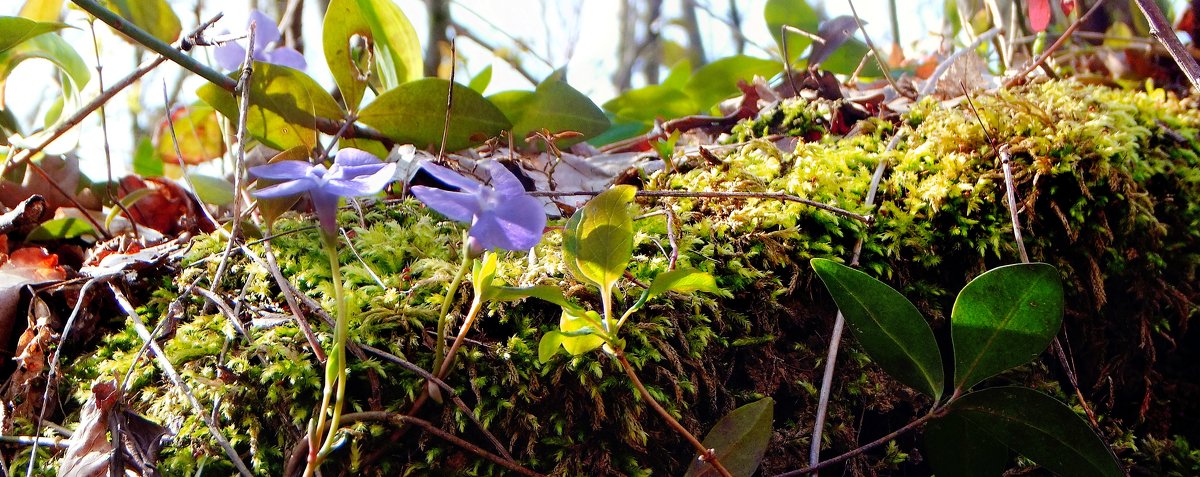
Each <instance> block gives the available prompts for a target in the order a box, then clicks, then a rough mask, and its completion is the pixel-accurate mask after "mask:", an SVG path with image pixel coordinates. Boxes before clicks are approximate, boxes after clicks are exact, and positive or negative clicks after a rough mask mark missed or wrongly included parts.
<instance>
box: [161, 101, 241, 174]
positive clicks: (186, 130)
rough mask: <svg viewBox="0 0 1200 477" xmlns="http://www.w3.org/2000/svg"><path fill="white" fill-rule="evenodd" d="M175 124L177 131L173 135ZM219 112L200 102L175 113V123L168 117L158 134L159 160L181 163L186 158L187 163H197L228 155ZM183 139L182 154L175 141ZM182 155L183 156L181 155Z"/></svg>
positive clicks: (181, 144) (180, 145)
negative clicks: (219, 120)
mask: <svg viewBox="0 0 1200 477" xmlns="http://www.w3.org/2000/svg"><path fill="white" fill-rule="evenodd" d="M171 124H174V127H175V133H174V135H172V134H171V129H170V128H171ZM224 136H225V135H224V132H223V130H222V129H221V124H220V122H218V121H217V112H216V110H214V109H213V108H212V106H209V105H208V104H206V103H201V102H197V103H195V104H192V105H190V106H188V107H186V108H179V109H177V110H175V111H174V112H172V113H171V123H168V122H167V120H166V118H164V119H163V120H162V121H161V122H160V123H159V125H158V130H157V131H156V133H155V138H154V141H155V144H156V146H155V150H156V151H157V153H158V154H157V155H158V157H157V158H156V160H158V161H161V162H162V163H166V164H178V163H179V160H180V159H181V158H182V159H183V162H184V163H186V164H191V165H196V164H201V163H204V162H208V161H211V160H213V159H217V158H219V157H221V156H223V155H224V154H225V137H224ZM176 140H178V142H179V144H178V145H179V153H178V154H176V152H175V146H176V144H175V142H176ZM181 156H182V157H181Z"/></svg>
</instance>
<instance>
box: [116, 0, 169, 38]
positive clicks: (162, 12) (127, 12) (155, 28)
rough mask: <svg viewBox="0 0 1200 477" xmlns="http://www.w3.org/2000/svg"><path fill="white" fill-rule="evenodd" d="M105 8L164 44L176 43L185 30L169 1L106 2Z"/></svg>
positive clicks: (135, 0) (125, 0)
mask: <svg viewBox="0 0 1200 477" xmlns="http://www.w3.org/2000/svg"><path fill="white" fill-rule="evenodd" d="M104 6H106V7H108V9H109V10H112V11H113V12H116V14H117V15H120V16H121V17H123V18H125V19H126V20H129V22H130V23H132V24H134V25H135V26H137V27H138V28H141V29H142V30H143V31H145V32H146V33H149V34H151V35H153V36H154V37H155V38H158V39H159V40H162V41H163V42H164V43H171V42H173V41H175V40H176V39H177V38H179V33H180V32H181V31H182V30H183V29H182V26H181V25H180V24H179V16H178V15H175V11H174V10H171V5H170V4H169V3H167V0H105V1H104ZM118 33H119V31H118Z"/></svg>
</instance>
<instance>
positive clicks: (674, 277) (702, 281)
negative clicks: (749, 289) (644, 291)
mask: <svg viewBox="0 0 1200 477" xmlns="http://www.w3.org/2000/svg"><path fill="white" fill-rule="evenodd" d="M668 291H673V292H677V293H691V292H695V291H704V292H708V293H715V294H717V295H721V296H723V297H726V298H732V297H733V294H731V293H729V292H728V291H726V290H724V289H722V288H721V287H719V286H717V280H716V279H714V278H713V276H712V275H709V274H708V273H706V272H702V271H700V270H696V269H694V268H680V269H676V270H671V271H669V272H664V273H660V274H658V276H656V277H654V283H651V284H650V292H649V294H648V295H647V298H654V297H656V296H658V295H662V294H663V293H666V292H668Z"/></svg>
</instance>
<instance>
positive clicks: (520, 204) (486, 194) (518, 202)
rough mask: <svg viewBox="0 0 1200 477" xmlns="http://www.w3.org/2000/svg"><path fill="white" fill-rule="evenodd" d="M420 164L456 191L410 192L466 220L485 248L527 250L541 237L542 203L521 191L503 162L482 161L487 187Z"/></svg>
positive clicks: (417, 188)
mask: <svg viewBox="0 0 1200 477" xmlns="http://www.w3.org/2000/svg"><path fill="white" fill-rule="evenodd" d="M421 167H423V168H424V169H425V171H426V172H428V173H429V174H430V175H432V176H433V177H436V178H437V179H438V180H440V181H442V182H445V183H446V184H449V185H451V186H454V187H457V188H459V189H460V191H458V192H452V191H448V190H442V189H436V188H433V187H424V186H413V188H412V193H413V195H415V196H417V198H418V199H420V200H421V202H424V203H425V205H427V206H429V207H430V208H432V209H433V210H436V211H438V212H440V213H441V214H442V215H445V216H446V217H449V218H450V219H451V220H455V221H458V222H466V223H470V224H471V232H470V237H471V238H473V239H475V241H476V242H478V243H479V245H480V246H482V247H483V248H484V249H485V250H491V249H494V248H502V249H505V250H517V251H519V250H528V249H530V248H532V247H533V246H534V245H537V243H538V242H540V241H541V240H542V232H543V231H544V229H545V227H546V211H545V210H544V209H542V203H541V202H540V201H538V200H537V199H535V198H533V196H530V195H529V194H527V193H525V188H524V187H522V186H521V181H520V180H518V179H517V177H516V176H514V175H513V173H512V172H509V170H508V169H506V168H505V167H504V165H503V164H500V163H499V162H496V161H487V162H485V163H484V164H483V167H484V168H485V169H487V171H488V174H490V175H491V177H492V183H491V186H490V187H489V186H484V185H482V184H480V183H478V182H475V181H473V180H471V179H467V178H466V177H463V176H461V175H459V174H458V173H457V172H454V171H452V170H450V169H447V168H445V167H442V166H439V165H437V164H434V163H432V162H428V161H424V162H423V163H422V164H421Z"/></svg>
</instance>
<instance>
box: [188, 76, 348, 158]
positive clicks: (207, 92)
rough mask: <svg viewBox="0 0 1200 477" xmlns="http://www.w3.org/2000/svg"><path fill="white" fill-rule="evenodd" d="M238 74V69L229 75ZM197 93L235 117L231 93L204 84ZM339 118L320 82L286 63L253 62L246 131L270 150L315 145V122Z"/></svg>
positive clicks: (316, 137)
mask: <svg viewBox="0 0 1200 477" xmlns="http://www.w3.org/2000/svg"><path fill="white" fill-rule="evenodd" d="M240 76H241V71H236V72H234V73H233V74H232V77H233V78H235V79H236V78H238V77H240ZM196 95H197V96H199V97H200V99H202V100H204V102H206V103H208V104H209V105H211V106H212V107H213V108H216V110H217V111H219V112H220V113H221V114H222V115H224V116H225V117H227V118H230V119H231V120H235V121H236V120H237V117H238V100H237V98H235V97H234V95H233V93H230V92H228V91H225V90H224V89H221V87H219V86H217V85H214V84H212V83H207V84H205V85H204V86H201V87H200V89H198V90H196ZM341 117H342V110H341V108H340V107H338V104H337V101H335V100H334V99H333V96H330V95H329V93H328V92H327V91H325V89H324V88H322V87H321V85H319V84H317V82H316V81H314V80H313V79H312V78H311V77H309V76H308V75H306V74H304V73H303V72H301V71H298V70H294V69H291V68H288V67H286V66H280V65H273V64H270V63H262V62H255V63H254V74H253V76H252V78H251V80H250V108H249V111H248V114H247V115H246V131H247V132H248V133H250V135H252V136H254V138H255V139H258V140H259V141H262V143H263V144H266V145H267V146H269V147H271V148H272V149H279V150H286V149H291V148H293V147H296V146H307V147H309V148H312V147H314V146H317V145H318V142H317V139H318V136H317V131H316V129H317V128H316V123H317V121H329V120H336V119H340V118H341Z"/></svg>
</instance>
